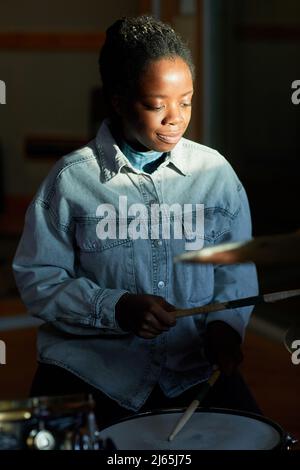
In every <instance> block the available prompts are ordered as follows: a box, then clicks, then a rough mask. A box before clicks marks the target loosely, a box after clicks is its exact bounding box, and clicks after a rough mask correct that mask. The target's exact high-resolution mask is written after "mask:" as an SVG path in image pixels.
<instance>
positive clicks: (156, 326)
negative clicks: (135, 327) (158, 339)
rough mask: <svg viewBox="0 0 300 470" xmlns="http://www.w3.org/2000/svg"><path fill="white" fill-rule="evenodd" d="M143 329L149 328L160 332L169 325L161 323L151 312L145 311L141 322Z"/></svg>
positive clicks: (165, 329) (166, 329)
mask: <svg viewBox="0 0 300 470" xmlns="http://www.w3.org/2000/svg"><path fill="white" fill-rule="evenodd" d="M142 328H143V329H146V330H147V329H148V328H151V329H153V330H155V331H154V332H155V333H161V332H162V331H168V329H169V327H168V326H166V325H164V324H162V323H161V322H160V321H159V320H157V318H156V317H155V316H154V315H153V314H152V313H150V312H149V313H147V314H146V315H145V318H144V321H143V323H142Z"/></svg>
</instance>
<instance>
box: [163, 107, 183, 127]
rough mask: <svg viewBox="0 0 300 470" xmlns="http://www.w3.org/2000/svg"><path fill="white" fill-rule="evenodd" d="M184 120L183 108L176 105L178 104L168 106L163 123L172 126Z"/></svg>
mask: <svg viewBox="0 0 300 470" xmlns="http://www.w3.org/2000/svg"><path fill="white" fill-rule="evenodd" d="M182 121H183V115H182V108H180V107H179V106H178V105H176V106H170V107H168V108H167V112H166V114H165V116H164V118H163V120H162V124H164V125H167V124H169V125H171V126H177V125H178V124H181V123H182Z"/></svg>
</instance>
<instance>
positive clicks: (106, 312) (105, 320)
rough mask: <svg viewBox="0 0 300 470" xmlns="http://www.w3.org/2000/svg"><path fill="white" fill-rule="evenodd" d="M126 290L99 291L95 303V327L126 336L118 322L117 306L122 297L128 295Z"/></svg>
mask: <svg viewBox="0 0 300 470" xmlns="http://www.w3.org/2000/svg"><path fill="white" fill-rule="evenodd" d="M127 293H128V291H127V290H124V289H99V291H98V292H97V294H96V296H95V299H94V301H93V316H94V322H95V323H94V326H95V327H96V328H101V329H104V330H108V331H107V332H108V333H117V334H120V333H121V334H122V333H123V334H124V333H127V334H128V331H124V330H123V329H122V328H121V327H120V325H119V324H118V322H117V319H116V315H115V306H116V304H117V302H118V301H119V300H120V298H121V297H122V295H124V294H127Z"/></svg>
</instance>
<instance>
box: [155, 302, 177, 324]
mask: <svg viewBox="0 0 300 470" xmlns="http://www.w3.org/2000/svg"><path fill="white" fill-rule="evenodd" d="M151 313H153V315H154V316H155V318H156V319H157V321H158V322H159V323H160V324H161V326H162V327H163V326H168V327H170V326H175V325H176V316H175V313H174V312H173V311H172V312H167V311H166V310H165V309H164V308H163V307H161V306H160V305H159V304H155V305H153V307H152V309H151Z"/></svg>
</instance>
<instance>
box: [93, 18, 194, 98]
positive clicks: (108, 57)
mask: <svg viewBox="0 0 300 470" xmlns="http://www.w3.org/2000/svg"><path fill="white" fill-rule="evenodd" d="M176 57H180V58H181V59H182V60H183V61H184V62H185V63H186V64H187V65H188V66H189V68H190V71H191V74H192V76H193V75H194V65H193V60H192V56H191V52H190V50H189V48H188V47H187V46H186V44H184V42H183V41H182V39H181V38H180V36H179V35H178V34H177V33H175V31H174V30H173V29H172V28H171V26H169V25H167V24H165V23H162V22H161V21H158V20H156V19H155V18H153V17H151V16H138V17H133V18H129V17H125V18H122V19H119V20H117V21H116V22H115V23H113V24H112V25H111V26H110V27H109V28H108V29H107V31H106V40H105V43H104V45H103V47H102V49H101V52H100V56H99V70H100V75H101V78H102V84H103V93H104V97H105V99H106V101H107V104H110V103H111V98H112V97H113V96H114V95H120V96H123V97H133V96H134V95H135V93H136V90H137V87H138V83H139V79H140V77H141V75H142V73H143V72H144V71H145V69H146V67H147V65H148V64H149V62H152V61H155V60H159V59H163V58H170V59H174V58H176Z"/></svg>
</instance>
